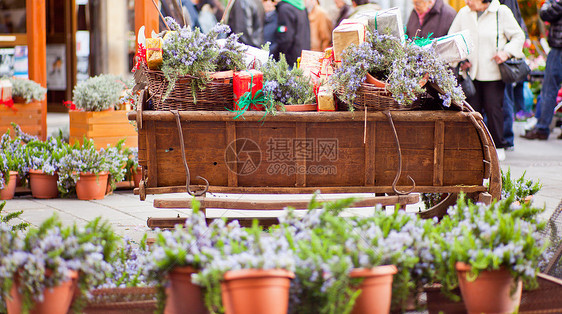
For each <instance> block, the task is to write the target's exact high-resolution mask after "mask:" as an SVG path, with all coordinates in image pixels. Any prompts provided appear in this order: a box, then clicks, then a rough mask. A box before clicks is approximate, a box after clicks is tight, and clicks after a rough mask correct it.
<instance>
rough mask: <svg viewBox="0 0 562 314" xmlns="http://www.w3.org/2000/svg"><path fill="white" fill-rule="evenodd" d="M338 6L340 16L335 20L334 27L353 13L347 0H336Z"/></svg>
mask: <svg viewBox="0 0 562 314" xmlns="http://www.w3.org/2000/svg"><path fill="white" fill-rule="evenodd" d="M335 3H336V7H337V8H338V10H339V13H338V17H337V18H336V20H335V21H334V28H336V27H338V25H340V23H341V21H343V20H344V19H346V18H348V17H349V15H350V14H351V11H352V10H351V7H350V6H349V4H347V3H346V0H335Z"/></svg>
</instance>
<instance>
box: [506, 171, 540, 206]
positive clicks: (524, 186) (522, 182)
mask: <svg viewBox="0 0 562 314" xmlns="http://www.w3.org/2000/svg"><path fill="white" fill-rule="evenodd" d="M501 173H502V199H505V198H507V197H509V195H510V194H513V195H514V197H515V202H518V203H530V202H531V200H532V198H533V195H535V194H537V192H538V191H539V190H540V189H541V187H542V186H541V184H540V183H539V182H534V181H533V180H530V179H526V178H525V172H523V174H522V175H521V177H519V178H517V179H512V178H511V169H510V168H508V169H507V172H504V171H503V170H502V172H501Z"/></svg>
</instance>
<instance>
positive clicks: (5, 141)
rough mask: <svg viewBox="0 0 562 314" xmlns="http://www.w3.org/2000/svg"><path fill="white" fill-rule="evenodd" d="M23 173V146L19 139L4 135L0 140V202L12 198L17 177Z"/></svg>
mask: <svg viewBox="0 0 562 314" xmlns="http://www.w3.org/2000/svg"><path fill="white" fill-rule="evenodd" d="M24 173H25V159H24V146H23V143H22V141H21V139H19V138H17V137H16V138H14V139H12V138H10V133H9V132H7V133H5V134H4V135H3V136H2V138H0V200H9V199H12V198H13V197H14V193H15V190H16V183H17V176H18V174H19V175H20V178H21V177H23V174H24Z"/></svg>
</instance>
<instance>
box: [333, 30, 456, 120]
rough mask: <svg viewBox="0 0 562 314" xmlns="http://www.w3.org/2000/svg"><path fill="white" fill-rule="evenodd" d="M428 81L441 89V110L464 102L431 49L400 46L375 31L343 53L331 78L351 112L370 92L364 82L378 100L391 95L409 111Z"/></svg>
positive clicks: (453, 78) (447, 69)
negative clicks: (367, 83)
mask: <svg viewBox="0 0 562 314" xmlns="http://www.w3.org/2000/svg"><path fill="white" fill-rule="evenodd" d="M428 80H429V81H431V82H434V83H435V84H436V85H437V86H438V87H439V88H440V92H441V93H440V94H439V97H440V98H441V100H442V101H443V106H445V107H449V106H450V104H451V102H455V103H458V104H460V103H462V101H463V100H464V98H465V97H464V94H463V93H462V90H461V89H460V87H458V84H457V82H456V79H455V77H454V76H453V73H452V72H451V71H450V69H449V68H448V66H447V64H446V63H445V62H444V61H443V60H442V59H441V58H439V56H438V55H437V54H436V53H435V50H434V49H433V48H432V47H426V48H421V47H419V46H417V45H415V44H414V43H413V42H412V41H407V42H406V43H405V44H402V43H401V42H400V41H398V40H397V39H396V38H395V37H393V36H388V35H382V34H380V33H379V32H378V31H376V30H368V31H367V38H366V40H365V42H364V43H362V44H360V45H359V46H357V45H351V46H350V47H348V48H346V49H345V50H344V53H343V55H342V62H341V64H340V65H339V66H338V67H337V68H336V70H335V71H334V74H333V75H332V76H331V77H330V81H331V84H332V85H333V86H334V90H335V91H336V94H337V95H338V97H339V98H340V99H341V100H342V101H343V102H345V103H346V104H347V105H348V106H349V109H350V110H353V109H354V108H355V107H356V106H357V104H356V102H357V100H356V98H357V96H358V95H359V93H365V92H373V91H371V90H370V89H369V90H367V89H366V88H365V87H364V86H362V84H364V83H365V82H366V81H367V82H369V83H371V84H374V86H377V87H379V88H380V89H381V91H379V94H380V95H379V96H386V95H387V94H385V93H384V92H390V93H391V96H392V98H393V99H394V101H395V102H396V103H398V105H399V106H401V107H405V108H410V106H411V105H412V103H413V102H414V101H415V100H416V99H418V97H419V95H420V94H422V93H423V92H425V89H424V85H425V83H426V82H427V81H428ZM362 87H363V89H362ZM375 91H376V89H375ZM354 105H355V106H354ZM362 105H363V106H368V105H369V104H362ZM398 108H400V107H398ZM398 108H394V109H398ZM379 110H382V109H379Z"/></svg>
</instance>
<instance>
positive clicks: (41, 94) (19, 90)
mask: <svg viewBox="0 0 562 314" xmlns="http://www.w3.org/2000/svg"><path fill="white" fill-rule="evenodd" d="M2 79H7V80H9V81H10V82H11V83H12V98H14V102H16V103H18V102H22V103H26V104H28V103H30V102H32V101H42V100H44V99H45V95H46V93H47V89H46V88H44V87H43V86H41V85H39V84H38V83H37V82H35V81H32V80H27V79H21V78H12V77H10V78H2Z"/></svg>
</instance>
